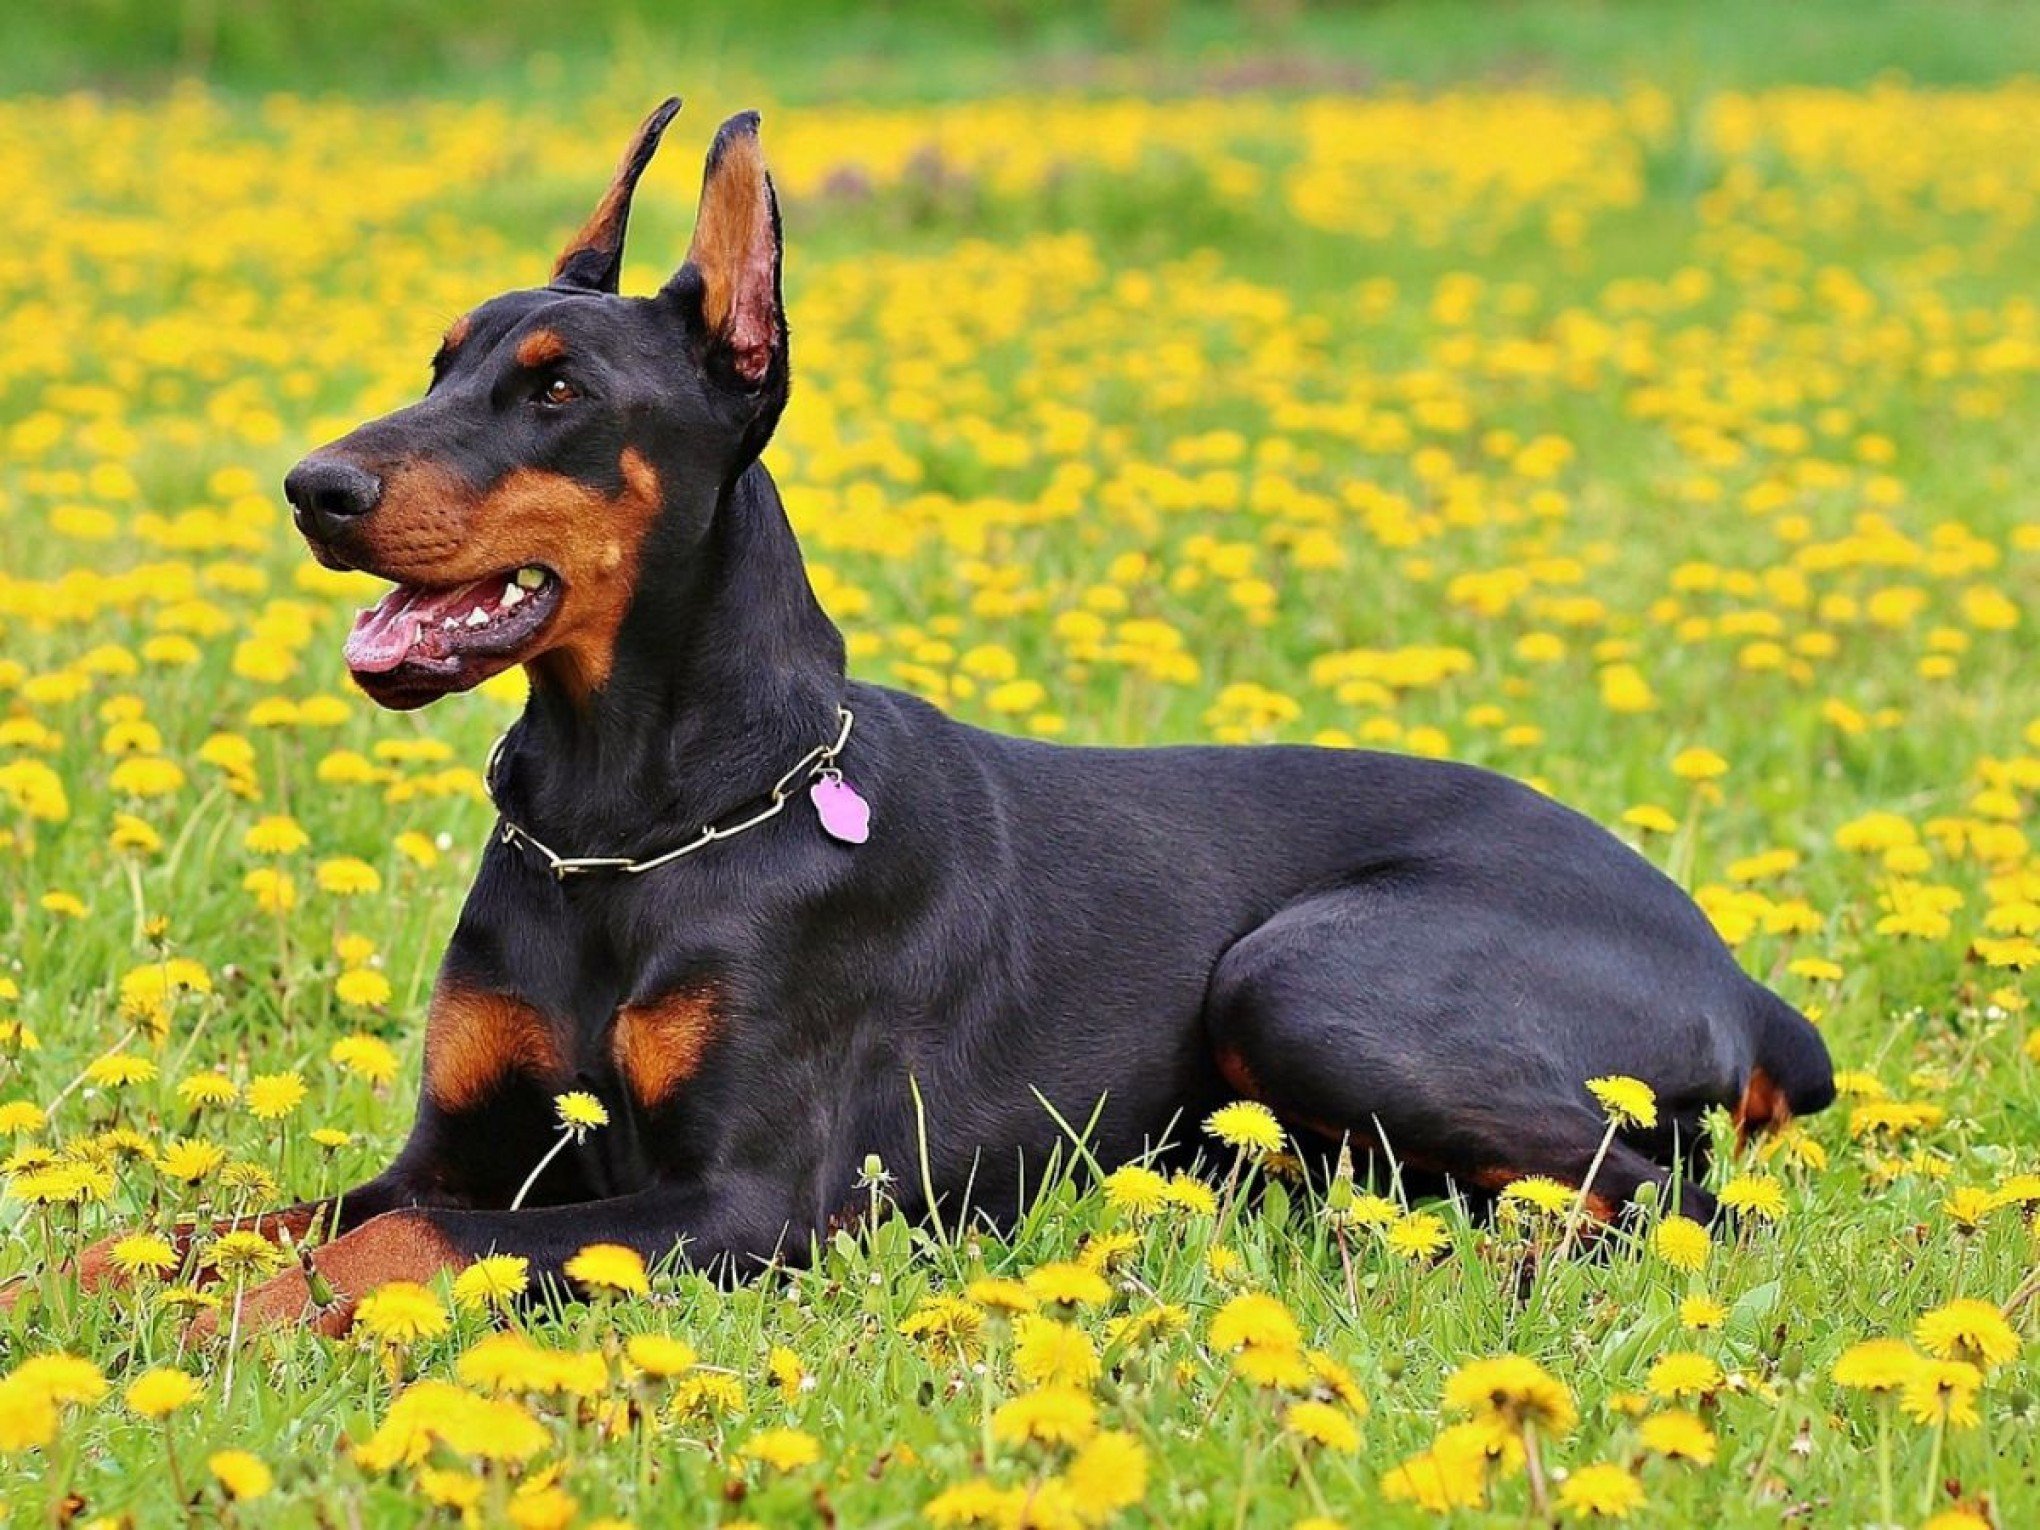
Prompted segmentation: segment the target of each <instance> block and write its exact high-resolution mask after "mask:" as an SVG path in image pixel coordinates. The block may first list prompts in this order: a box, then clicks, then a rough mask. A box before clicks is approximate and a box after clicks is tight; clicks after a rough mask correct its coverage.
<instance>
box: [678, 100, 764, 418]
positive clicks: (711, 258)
mask: <svg viewBox="0 0 2040 1530" xmlns="http://www.w3.org/2000/svg"><path fill="white" fill-rule="evenodd" d="M667 291H668V292H670V293H672V294H673V295H674V296H676V297H677V298H679V299H680V300H681V301H682V302H683V303H688V304H692V305H695V311H696V313H697V315H698V317H699V320H700V323H701V330H702V334H703V337H704V340H705V342H706V344H707V346H708V350H709V359H710V362H711V365H712V366H723V367H727V368H728V370H729V372H730V373H731V374H733V376H732V378H731V379H730V380H732V381H734V382H736V383H737V384H738V385H739V386H740V387H745V388H757V387H760V386H762V385H763V384H764V382H765V380H766V378H767V376H768V375H769V374H770V373H771V372H772V370H773V363H774V361H775V360H777V359H779V358H781V357H782V356H783V355H784V353H785V347H786V316H785V314H784V312H783V311H782V309H781V304H780V297H779V199H778V198H777V196H775V195H774V193H773V190H772V177H771V176H770V175H768V174H766V172H765V151H764V150H763V149H762V148H761V147H760V146H759V143H758V114H757V113H756V112H743V113H740V114H739V115H737V116H735V117H732V118H730V120H729V121H727V122H725V123H724V124H723V125H722V128H721V130H720V131H718V132H717V133H716V135H715V143H714V145H713V146H712V147H711V148H710V149H709V151H708V165H707V168H706V169H705V170H704V171H703V172H702V179H701V211H700V213H699V214H698V215H697V216H696V218H695V220H694V242H693V243H692V244H691V245H689V246H688V249H687V260H686V262H685V263H684V264H683V265H682V266H681V267H680V270H679V271H678V272H677V273H676V274H675V275H674V277H673V280H672V281H671V282H670V283H668V284H667Z"/></svg>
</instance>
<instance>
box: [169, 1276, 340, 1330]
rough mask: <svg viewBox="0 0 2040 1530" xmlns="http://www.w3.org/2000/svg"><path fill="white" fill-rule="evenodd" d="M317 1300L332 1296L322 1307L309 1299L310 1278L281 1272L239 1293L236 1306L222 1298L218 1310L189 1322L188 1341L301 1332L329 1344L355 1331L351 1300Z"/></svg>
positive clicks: (210, 1309) (317, 1301)
mask: <svg viewBox="0 0 2040 1530" xmlns="http://www.w3.org/2000/svg"><path fill="white" fill-rule="evenodd" d="M321 1284H322V1285H323V1284H324V1282H323V1281H322V1282H321ZM320 1294H322V1295H324V1294H331V1295H332V1296H333V1299H332V1300H331V1301H328V1302H324V1303H322V1302H321V1301H320V1300H319V1299H318V1297H317V1296H315V1295H314V1294H313V1290H312V1282H311V1278H310V1277H309V1276H308V1275H307V1274H306V1273H305V1271H303V1270H301V1269H298V1270H285V1271H284V1272H283V1273H282V1274H281V1275H276V1276H272V1277H271V1278H270V1279H268V1280H265V1281H263V1282H262V1284H260V1285H258V1286H250V1287H249V1288H248V1289H247V1290H245V1291H243V1292H242V1293H241V1295H240V1298H239V1301H238V1303H237V1302H236V1301H235V1300H234V1299H233V1298H231V1297H224V1298H222V1300H221V1301H220V1304H219V1305H218V1306H217V1307H209V1308H207V1309H206V1310H205V1311H203V1312H201V1313H199V1315H198V1316H197V1317H196V1318H194V1319H192V1323H191V1327H190V1329H189V1331H188V1333H189V1337H190V1338H192V1339H193V1340H195V1341H205V1340H210V1339H215V1338H218V1337H219V1336H220V1335H221V1334H223V1333H230V1332H231V1333H237V1334H239V1335H240V1336H241V1337H244V1338H245V1337H248V1336H250V1335H253V1334H260V1333H279V1332H282V1331H283V1330H285V1329H290V1328H302V1329H306V1330H309V1331H310V1332H312V1333H317V1334H323V1335H324V1336H325V1337H327V1338H329V1339H338V1338H341V1337H343V1336H344V1335H345V1334H346V1333H347V1331H348V1330H349V1329H350V1328H352V1327H353V1326H354V1307H355V1302H354V1299H353V1298H352V1297H347V1296H340V1295H338V1294H337V1293H330V1292H322V1293H320ZM237 1306H238V1309H239V1310H238V1312H237V1311H236V1307H237Z"/></svg>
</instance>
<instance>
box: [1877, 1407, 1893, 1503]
mask: <svg viewBox="0 0 2040 1530" xmlns="http://www.w3.org/2000/svg"><path fill="white" fill-rule="evenodd" d="M1891 1409H1892V1402H1891V1396H1890V1394H1889V1393H1886V1394H1884V1395H1883V1396H1881V1397H1880V1398H1879V1399H1878V1403H1877V1522H1878V1524H1880V1525H1884V1526H1887V1527H1888V1526H1891V1525H1895V1524H1897V1523H1898V1515H1897V1514H1896V1513H1895V1512H1894V1511H1893V1509H1892V1502H1891Z"/></svg>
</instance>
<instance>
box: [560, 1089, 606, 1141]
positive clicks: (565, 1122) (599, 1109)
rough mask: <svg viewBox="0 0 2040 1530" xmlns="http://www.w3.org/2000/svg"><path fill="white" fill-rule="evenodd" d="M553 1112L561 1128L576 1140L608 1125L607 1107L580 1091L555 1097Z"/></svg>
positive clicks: (590, 1095)
mask: <svg viewBox="0 0 2040 1530" xmlns="http://www.w3.org/2000/svg"><path fill="white" fill-rule="evenodd" d="M553 1112H554V1114H556V1115H557V1116H558V1117H559V1122H560V1126H561V1128H562V1129H563V1130H565V1131H568V1132H571V1133H572V1134H573V1135H574V1136H575V1137H576V1138H579V1137H583V1136H586V1135H587V1134H588V1133H589V1132H591V1131H594V1130H596V1129H597V1128H599V1127H604V1126H607V1125H608V1124H609V1110H608V1107H606V1106H605V1105H603V1103H602V1102H601V1101H600V1100H598V1099H596V1098H595V1096H594V1095H592V1094H589V1093H588V1092H587V1091H585V1090H581V1089H576V1090H572V1091H570V1092H569V1093H567V1094H562V1095H558V1096H555V1097H554V1099H553Z"/></svg>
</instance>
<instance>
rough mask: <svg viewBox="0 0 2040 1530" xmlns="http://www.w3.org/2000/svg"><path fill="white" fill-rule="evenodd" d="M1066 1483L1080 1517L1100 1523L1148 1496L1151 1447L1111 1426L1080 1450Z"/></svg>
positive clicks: (1093, 1522) (1090, 1521) (1067, 1474)
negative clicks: (1147, 1449)
mask: <svg viewBox="0 0 2040 1530" xmlns="http://www.w3.org/2000/svg"><path fill="white" fill-rule="evenodd" d="M1063 1484H1064V1486H1065V1487H1066V1488H1068V1490H1069V1494H1070V1501H1071V1503H1072V1504H1073V1505H1074V1506H1075V1508H1076V1511H1077V1515H1078V1517H1079V1518H1080V1519H1082V1520H1083V1521H1084V1522H1085V1523H1087V1524H1100V1523H1102V1522H1103V1521H1105V1520H1107V1519H1109V1518H1111V1517H1112V1516H1113V1515H1115V1514H1117V1513H1119V1512H1120V1511H1122V1510H1124V1509H1130V1508H1132V1507H1133V1505H1135V1504H1137V1503H1139V1502H1140V1501H1141V1500H1142V1499H1143V1498H1145V1497H1147V1489H1148V1457H1147V1451H1146V1449H1145V1448H1144V1447H1143V1446H1142V1445H1141V1443H1140V1441H1138V1440H1136V1439H1135V1438H1134V1437H1133V1436H1132V1435H1130V1434H1125V1433H1123V1432H1121V1431H1119V1430H1116V1429H1114V1430H1107V1431H1106V1432H1105V1433H1103V1434H1100V1435H1098V1436H1097V1437H1096V1438H1095V1439H1093V1440H1092V1441H1090V1443H1088V1444H1087V1445H1085V1446H1084V1448H1083V1449H1081V1450H1079V1451H1078V1452H1077V1453H1076V1455H1075V1457H1074V1458H1073V1459H1072V1460H1071V1461H1070V1464H1069V1469H1068V1471H1066V1472H1065V1473H1064V1474H1063Z"/></svg>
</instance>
